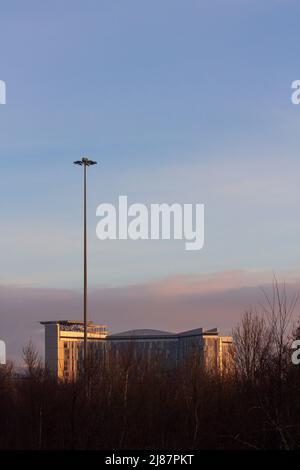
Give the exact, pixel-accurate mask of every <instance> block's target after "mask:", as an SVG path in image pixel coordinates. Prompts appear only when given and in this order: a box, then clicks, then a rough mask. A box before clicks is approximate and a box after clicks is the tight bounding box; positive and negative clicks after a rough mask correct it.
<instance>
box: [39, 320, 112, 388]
mask: <svg viewBox="0 0 300 470" xmlns="http://www.w3.org/2000/svg"><path fill="white" fill-rule="evenodd" d="M41 324H42V325H44V327H45V363H46V366H47V367H48V368H49V369H50V370H51V371H52V372H53V374H54V375H56V377H59V378H66V379H67V378H70V379H73V378H76V374H77V372H78V366H79V358H80V350H81V348H80V346H81V345H82V343H83V338H84V330H83V322H82V321H77V320H58V321H42V322H41ZM107 333H108V332H107V327H106V326H104V325H95V324H94V323H93V322H88V328H87V338H88V340H89V341H93V342H96V341H101V340H103V339H104V338H106V337H107Z"/></svg>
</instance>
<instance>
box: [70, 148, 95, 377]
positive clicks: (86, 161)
mask: <svg viewBox="0 0 300 470" xmlns="http://www.w3.org/2000/svg"><path fill="white" fill-rule="evenodd" d="M74 164H75V165H80V166H83V169H84V172H83V330H84V334H83V376H84V381H85V384H86V383H87V382H86V380H87V367H88V364H87V359H88V350H87V339H88V338H87V325H88V322H87V207H86V206H87V196H86V192H87V182H86V180H87V167H88V166H92V165H96V164H97V162H95V161H93V160H89V159H88V158H87V157H82V159H81V160H77V161H76V162H74Z"/></svg>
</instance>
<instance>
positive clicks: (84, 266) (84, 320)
mask: <svg viewBox="0 0 300 470" xmlns="http://www.w3.org/2000/svg"><path fill="white" fill-rule="evenodd" d="M83 166H84V183H83V192H84V209H83V225H84V228H83V244H84V249H83V270H84V281H83V283H84V286H83V322H84V345H83V364H84V376H85V378H86V374H87V224H86V219H87V216H86V167H87V165H86V164H84V165H83Z"/></svg>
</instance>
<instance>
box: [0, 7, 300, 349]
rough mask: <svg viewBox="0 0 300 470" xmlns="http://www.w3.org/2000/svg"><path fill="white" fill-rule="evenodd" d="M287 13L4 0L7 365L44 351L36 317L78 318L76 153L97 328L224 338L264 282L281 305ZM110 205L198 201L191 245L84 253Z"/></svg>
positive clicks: (298, 10) (289, 50)
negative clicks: (83, 162) (199, 234)
mask: <svg viewBox="0 0 300 470" xmlns="http://www.w3.org/2000/svg"><path fill="white" fill-rule="evenodd" d="M299 14H300V5H299V2H297V1H289V0H285V1H283V0H265V1H261V0H260V1H258V0H251V1H250V0H227V1H226V2H224V0H209V1H208V0H207V1H206V0H202V1H200V0H186V1H184V2H183V1H182V0H181V1H179V0H164V1H163V2H162V1H158V0H151V2H150V1H145V0H142V1H141V0H126V1H124V0H114V1H111V0H85V1H83V0H80V1H79V0H72V1H71V0H64V2H61V1H58V0H51V1H48V0H47V1H44V2H39V1H37V0H35V1H34V0H27V1H26V2H21V1H20V0H19V1H17V0H9V1H5V0H3V1H2V2H1V7H0V80H4V81H5V82H6V87H7V103H6V104H5V105H0V159H1V172H0V215H1V231H0V246H1V264H0V266H1V269H0V339H4V340H5V341H6V342H7V345H8V354H9V355H10V357H12V358H16V357H18V355H19V354H20V349H21V345H22V342H24V343H26V341H28V339H29V338H30V337H32V339H33V340H34V341H36V342H37V343H38V344H42V334H43V331H42V327H40V326H39V324H38V320H40V319H42V320H45V319H48V320H51V319H57V318H73V317H80V315H81V307H82V305H81V298H82V296H81V294H82V292H81V287H82V171H81V169H80V168H79V167H75V166H73V165H72V162H73V161H74V160H78V159H79V158H81V156H83V155H88V156H89V157H90V158H92V159H94V160H97V161H98V162H99V164H98V165H97V166H96V167H93V168H91V169H90V170H89V175H88V181H89V193H88V196H89V198H88V207H89V285H90V289H91V302H90V304H91V305H90V316H91V317H92V318H93V320H94V321H97V322H99V323H102V322H103V323H106V324H108V325H109V327H110V328H111V330H112V331H113V332H117V331H120V330H122V329H132V328H136V327H141V328H143V327H151V328H158V329H160V328H162V329H170V330H173V331H179V330H182V329H189V328H191V327H198V326H202V325H203V324H206V326H207V327H214V326H217V327H220V328H223V329H224V331H226V332H228V331H230V329H231V328H232V326H233V325H234V323H235V322H236V321H237V320H238V318H239V314H240V313H241V312H242V311H243V310H244V308H247V306H248V305H250V304H252V303H254V304H255V302H257V298H258V297H259V289H260V286H261V285H267V284H268V283H270V282H272V276H273V273H276V275H278V276H279V278H280V279H282V280H285V281H287V282H288V283H290V286H291V290H292V291H293V292H294V291H295V289H296V287H295V286H297V285H298V283H299V278H300V272H299V258H300V252H299V240H300V222H299V217H297V214H298V207H299V202H300V200H299V199H300V191H299V177H298V175H299V171H300V163H299V148H298V147H299V145H298V144H299V138H298V135H299V126H300V106H296V105H293V104H292V102H291V94H292V90H291V83H292V81H293V80H297V79H300V69H299V53H300V33H299V23H298V18H299ZM119 195H127V196H128V200H129V203H135V202H139V203H144V204H151V203H163V202H166V203H174V202H177V203H181V204H184V203H193V204H195V203H203V204H204V205H205V245H204V248H203V249H202V250H201V251H199V252H195V251H194V252H193V251H192V252H188V251H186V250H185V249H184V242H183V241H178V240H176V241H166V240H162V241H124V240H122V241H117V240H116V241H99V240H98V239H97V237H96V224H97V221H98V219H97V218H96V208H97V206H98V205H99V204H100V203H102V202H108V203H112V204H116V203H117V201H118V197H119ZM228 277H229V278H230V279H232V282H230V284H229V285H228V284H227V281H226V282H225V283H224V287H222V289H221V294H222V295H221V294H220V293H219V290H218V289H219V287H220V286H219V280H220V278H221V279H222V280H224V279H227V278H228ZM204 280H209V283H207V282H206V281H205V282H204ZM222 282H223V281H222ZM191 283H192V284H193V286H194V287H193V289H195V291H194V290H192V291H191V290H190V284H191ZM202 283H203V285H204V286H206V287H205V289H204V290H203V289H202ZM166 285H167V286H171V288H170V289H169V290H168V296H167V298H166V297H165V286H166ZM222 285H223V284H222ZM153 286H155V288H154V287H153ZM201 289H202V290H201ZM241 289H242V291H243V293H247V295H246V294H245V296H244V295H241ZM178 296H180V299H181V300H180V302H179V301H178ZM207 296H209V299H210V300H209V301H208V300H207ZM76 299H77V300H76ZM45 317H47V318H45Z"/></svg>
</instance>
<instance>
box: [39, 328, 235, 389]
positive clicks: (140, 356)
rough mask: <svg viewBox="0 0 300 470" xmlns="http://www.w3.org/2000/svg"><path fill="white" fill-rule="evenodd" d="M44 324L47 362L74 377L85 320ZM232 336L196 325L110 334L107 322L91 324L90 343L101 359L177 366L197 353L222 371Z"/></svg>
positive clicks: (207, 366)
mask: <svg viewBox="0 0 300 470" xmlns="http://www.w3.org/2000/svg"><path fill="white" fill-rule="evenodd" d="M41 324H42V325H44V326H45V362H46V365H47V366H48V368H49V369H50V370H51V371H52V372H53V373H54V374H55V376H57V377H58V378H65V379H70V380H72V379H75V378H76V376H77V374H78V371H79V369H80V365H81V364H82V353H83V322H79V321H74V320H60V321H54V322H41ZM231 344H232V337H231V336H221V335H220V334H219V332H218V330H217V329H216V328H214V329H211V330H203V329H202V328H197V329H194V330H188V331H184V332H181V333H171V332H168V331H160V330H148V329H147V330H130V331H125V332H122V333H118V334H114V335H109V334H108V330H107V327H106V326H103V325H95V324H93V323H92V322H89V324H88V345H89V351H92V353H93V355H94V356H95V357H98V358H99V360H100V359H101V360H104V361H105V363H106V364H108V365H109V364H110V363H112V361H113V360H120V359H121V360H124V359H126V357H127V358H128V359H130V358H131V360H132V359H134V360H135V361H137V362H140V363H142V361H149V362H152V363H153V362H154V361H159V363H160V364H161V365H163V366H166V367H178V366H179V365H180V364H183V363H184V361H186V360H188V359H189V358H190V357H192V356H194V357H196V358H198V359H199V361H200V363H201V364H203V366H204V367H205V369H206V370H210V371H213V372H219V373H223V372H224V370H225V369H226V368H228V365H229V362H230V347H231Z"/></svg>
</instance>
